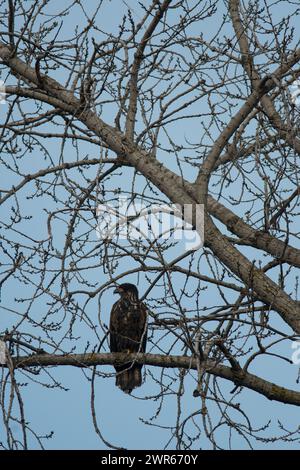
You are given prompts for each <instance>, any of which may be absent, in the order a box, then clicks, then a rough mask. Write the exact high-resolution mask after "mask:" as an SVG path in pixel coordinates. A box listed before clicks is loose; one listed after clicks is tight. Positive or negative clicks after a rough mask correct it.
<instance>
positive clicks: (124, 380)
mask: <svg viewBox="0 0 300 470" xmlns="http://www.w3.org/2000/svg"><path fill="white" fill-rule="evenodd" d="M116 385H117V386H118V387H120V389H121V390H123V392H125V393H131V392H132V390H133V389H134V388H136V387H140V386H141V385H142V368H141V367H140V366H137V365H135V366H132V367H130V368H129V369H126V370H123V371H122V372H119V373H118V374H117V376H116Z"/></svg>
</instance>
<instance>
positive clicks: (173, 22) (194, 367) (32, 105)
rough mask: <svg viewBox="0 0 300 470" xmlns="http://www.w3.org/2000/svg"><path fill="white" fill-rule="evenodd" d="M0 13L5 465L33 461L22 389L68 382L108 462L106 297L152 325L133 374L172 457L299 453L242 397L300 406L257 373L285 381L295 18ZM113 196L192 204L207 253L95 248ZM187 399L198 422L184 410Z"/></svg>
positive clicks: (295, 160)
mask: <svg viewBox="0 0 300 470" xmlns="http://www.w3.org/2000/svg"><path fill="white" fill-rule="evenodd" d="M0 5H1V7H0V12H1V20H0V21H1V33H0V34H1V42H0V58H1V60H2V64H1V79H2V81H3V82H4V84H5V93H6V98H5V103H4V104H3V105H1V154H0V158H1V204H2V207H3V208H4V212H3V216H2V219H1V228H2V235H1V249H2V258H3V261H2V262H1V270H2V272H1V281H0V285H1V305H0V306H1V317H2V319H3V318H4V319H5V321H4V322H3V321H2V322H1V325H2V326H1V328H2V332H1V338H2V344H3V343H5V344H6V358H5V359H4V360H3V358H2V362H3V367H2V386H1V394H0V402H1V408H2V416H3V423H4V428H5V430H6V434H7V442H6V443H4V442H2V446H3V447H6V448H12V449H16V448H27V447H28V435H30V438H32V436H35V438H36V440H37V442H38V444H39V445H40V446H42V447H43V438H42V437H41V436H40V435H39V434H38V433H37V432H36V431H35V430H34V428H32V427H31V426H30V424H29V420H28V417H27V415H26V403H25V402H24V401H23V398H22V387H23V385H24V377H26V382H28V381H29V385H28V386H30V383H31V380H32V383H40V384H41V386H42V385H45V386H46V387H48V388H49V387H58V388H63V385H62V384H60V383H58V381H57V380H56V379H55V371H56V370H58V369H61V368H62V367H63V366H65V365H72V366H74V367H80V368H82V370H83V372H84V375H85V377H86V378H87V380H88V381H89V383H90V384H91V413H92V418H93V423H94V426H95V430H96V432H97V434H98V435H99V437H100V439H102V441H103V442H104V443H105V444H106V445H107V446H108V447H112V448H114V447H117V445H116V444H115V443H113V442H107V440H106V439H105V437H104V435H105V430H102V429H100V428H99V426H98V423H97V413H96V411H97V410H96V407H95V395H96V394H97V390H96V384H98V383H99V382H101V381H103V380H104V378H105V377H109V376H112V375H113V368H112V367H110V368H107V367H102V366H107V365H113V364H116V363H119V362H124V361H125V360H126V361H128V357H127V356H126V354H125V355H123V354H110V353H108V352H107V351H108V348H107V336H108V327H107V324H108V315H109V310H110V308H111V305H112V300H111V290H110V287H113V286H114V285H115V284H116V283H118V282H122V281H123V280H129V281H130V282H132V281H133V282H135V283H136V284H137V285H138V286H139V290H140V293H141V294H142V299H143V301H144V302H145V303H146V305H147V306H148V309H149V331H150V338H149V341H148V351H149V352H148V353H147V354H136V355H132V356H130V357H129V359H131V360H134V361H136V362H138V363H144V364H147V365H148V366H151V367H146V371H147V372H146V379H145V384H144V386H143V388H142V389H140V391H139V392H138V393H140V394H143V393H144V396H145V397H147V399H149V397H151V398H152V399H153V400H154V401H157V402H158V403H159V404H158V409H157V413H156V415H155V417H157V415H158V414H159V413H160V410H161V407H163V406H164V405H165V403H168V402H167V397H168V396H170V395H171V396H173V397H175V398H176V402H177V409H174V410H172V414H173V415H174V413H176V414H177V418H176V425H175V426H173V427H171V426H169V424H168V423H167V424H166V427H168V426H169V427H168V429H169V432H170V446H171V447H172V446H173V447H176V448H177V449H189V448H199V447H203V439H204V438H205V439H206V442H209V444H207V446H208V445H211V447H212V448H214V449H217V448H220V447H224V444H223V443H222V444H221V443H220V442H219V440H218V436H219V431H220V430H221V431H222V432H224V433H227V434H228V444H227V447H230V446H233V447H234V446H235V444H234V441H232V435H235V434H236V435H238V436H239V439H244V441H245V443H246V444H247V445H248V446H249V447H252V446H253V445H255V439H257V440H258V441H259V442H263V443H267V442H269V441H272V442H274V441H276V440H280V439H282V440H284V441H288V442H293V441H299V438H300V436H299V432H298V429H296V430H292V429H286V428H285V427H283V426H280V429H279V432H278V434H277V435H276V436H274V435H273V434H272V433H273V431H274V430H273V429H272V430H271V431H270V430H269V429H268V425H266V426H265V427H263V428H261V429H255V427H254V426H253V425H252V419H253V418H254V416H253V415H252V414H251V413H250V415H249V413H248V415H247V413H246V412H245V411H244V409H243V398H242V396H243V395H241V392H243V391H245V390H247V389H251V390H253V391H255V392H256V393H257V395H258V397H257V399H259V395H262V396H264V397H267V398H268V399H271V400H275V401H277V402H280V403H284V404H289V405H296V406H299V405H300V392H299V391H296V390H294V389H289V388H284V387H283V386H282V385H284V384H283V383H282V382H280V376H279V375H278V376H277V378H278V380H277V383H278V385H275V384H274V383H272V382H270V381H269V379H268V373H267V372H266V375H265V377H261V376H260V374H255V371H256V364H257V361H258V359H259V360H260V361H261V360H263V359H266V360H268V359H269V358H271V359H272V367H274V370H275V371H276V369H277V368H278V370H279V368H280V367H281V366H282V364H283V365H284V367H285V368H286V369H288V368H289V369H290V370H291V372H292V374H293V373H295V370H296V368H295V365H293V361H292V359H291V352H292V350H291V342H292V341H295V340H297V339H298V338H299V334H300V304H299V303H298V301H297V299H298V296H299V293H298V275H297V268H299V266H300V251H299V229H298V226H297V218H298V217H299V210H298V202H299V194H300V183H299V178H298V167H299V153H300V140H299V137H298V133H299V117H300V114H299V107H298V104H297V102H298V95H299V93H298V91H299V90H298V89H297V79H298V77H299V75H300V67H299V61H300V48H299V38H298V37H297V30H295V25H296V24H297V21H298V15H299V8H298V3H297V2H294V1H292V0H287V1H283V0H282V1H277V2H266V1H264V0H252V1H248V2H240V1H239V0H224V1H222V0H219V1H217V0H216V1H213V0H207V1H202V0H153V1H150V0H148V1H146V2H141V3H139V2H133V1H128V2H127V3H126V2H125V1H122V0H116V1H115V2H110V1H109V0H101V1H98V2H84V1H82V0H77V1H75V2H72V1H70V2H68V1H65V2H62V5H61V2H54V1H37V0H32V1H30V2H22V1H20V0H2V1H1V2H0ZM116 6H118V7H116ZM120 197H123V198H127V205H128V207H129V206H130V205H132V204H134V203H138V204H140V206H139V207H141V205H142V206H143V207H146V208H151V207H153V205H155V204H158V203H159V204H169V205H171V204H180V205H181V206H183V205H190V206H189V207H191V208H192V210H190V211H186V214H185V216H186V220H187V222H188V223H189V224H190V227H191V228H192V229H193V230H192V232H193V233H194V232H195V229H196V228H197V227H196V222H195V220H196V211H195V208H196V207H197V206H196V205H197V204H200V205H202V206H201V207H203V208H204V246H203V247H202V248H201V249H198V250H195V249H185V248H184V246H183V244H182V240H181V241H180V240H176V238H175V237H174V230H173V231H172V230H171V231H170V233H169V235H168V236H162V235H160V236H154V237H150V235H149V236H148V237H145V236H144V234H143V233H142V232H141V233H140V234H139V235H140V236H137V233H136V230H135V233H134V234H133V233H132V232H130V231H128V232H127V239H124V237H123V238H122V237H121V231H122V227H119V229H118V230H119V231H118V230H117V231H115V233H114V236H111V237H108V236H106V237H99V217H100V218H101V216H102V215H103V214H102V212H101V210H102V211H103V210H104V209H103V207H104V208H105V207H113V206H115V207H117V205H116V203H117V202H118V201H119V199H120ZM99 207H100V208H102V209H100V210H99ZM138 215H139V214H137V216H136V217H138ZM132 220H133V221H136V218H135V216H134V215H132ZM97 227H98V232H97ZM135 227H136V226H135ZM293 344H295V343H293ZM2 356H3V355H2ZM50 366H55V370H54V372H53V369H51V368H50ZM96 366H98V367H96ZM296 373H297V372H296ZM52 374H53V375H52ZM296 378H297V377H296ZM228 382H232V384H233V385H232V387H231V388H233V390H231V393H230V390H228V388H227V386H226V384H227V383H228ZM111 384H112V382H111ZM112 386H113V385H112ZM40 393H41V394H42V393H43V390H42V389H41V392H40ZM120 393H121V392H120ZM186 396H188V400H189V401H190V402H191V403H193V407H195V406H196V411H189V412H184V411H183V409H182V407H181V400H184V397H186ZM193 396H194V397H193ZM129 399H131V398H129ZM166 406H168V405H166ZM253 414H254V413H253ZM154 421H155V420H154ZM154 421H153V422H152V424H154ZM16 423H18V424H19V426H20V428H21V430H22V438H21V439H20V438H19V437H16V435H15V431H14V430H15V429H16V428H15V424H16ZM146 424H147V423H146ZM103 431H104V433H103ZM227 434H226V435H227ZM271 434H272V436H271ZM18 436H19V435H18ZM46 437H49V436H46Z"/></svg>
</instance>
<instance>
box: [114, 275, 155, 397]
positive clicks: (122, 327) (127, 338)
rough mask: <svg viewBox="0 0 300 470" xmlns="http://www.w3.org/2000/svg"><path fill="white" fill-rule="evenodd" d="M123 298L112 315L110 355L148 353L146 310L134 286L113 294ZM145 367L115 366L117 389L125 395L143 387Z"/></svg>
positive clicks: (120, 288) (121, 286) (132, 365)
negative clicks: (117, 353)
mask: <svg viewBox="0 0 300 470" xmlns="http://www.w3.org/2000/svg"><path fill="white" fill-rule="evenodd" d="M114 292H115V293H118V294H120V296H121V298H120V300H118V302H116V303H115V304H114V305H113V307H112V310H111V314H110V327H109V328H110V350H111V352H127V353H133V352H145V350H146V342H147V309H146V306H145V305H144V304H143V303H142V302H140V300H139V296H138V290H137V288H136V286H135V285H133V284H128V283H126V284H121V285H120V286H119V287H117V288H116V290H115V291H114ZM142 367H143V366H142V365H139V364H135V363H128V364H122V365H121V366H115V369H116V371H117V375H116V385H117V386H118V387H120V389H121V390H123V392H125V393H131V392H132V390H133V389H134V388H136V387H140V386H141V385H142Z"/></svg>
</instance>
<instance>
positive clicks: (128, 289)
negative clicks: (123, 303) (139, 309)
mask: <svg viewBox="0 0 300 470" xmlns="http://www.w3.org/2000/svg"><path fill="white" fill-rule="evenodd" d="M114 294H120V296H121V297H125V298H130V299H131V300H138V298H139V292H138V290H137V287H136V286H135V285H134V284H129V283H128V282H126V283H125V284H120V285H119V286H117V287H116V289H115V290H114Z"/></svg>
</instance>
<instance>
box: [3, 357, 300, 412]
mask: <svg viewBox="0 0 300 470" xmlns="http://www.w3.org/2000/svg"><path fill="white" fill-rule="evenodd" d="M12 360H13V364H14V367H15V368H19V369H22V368H25V367H39V366H42V367H47V366H73V367H91V366H103V365H114V364H122V363H126V362H130V361H134V362H136V363H138V364H145V365H149V366H154V367H165V368H181V369H192V370H197V359H196V358H193V357H187V356H164V355H161V354H142V353H134V354H124V353H103V354H97V353H90V354H70V355H54V354H37V355H32V356H23V357H14V358H12ZM4 367H5V366H4ZM206 371H207V372H209V373H210V374H212V375H215V376H217V377H220V378H223V379H225V380H229V381H231V382H233V383H235V384H236V383H237V381H238V384H239V386H244V387H247V388H249V389H251V390H254V391H256V392H258V393H260V394H261V395H264V396H265V397H266V398H268V399H269V400H276V401H279V402H281V403H287V404H290V405H296V406H300V392H296V391H294V390H289V389H287V388H284V387H281V386H279V385H276V384H274V383H272V382H268V381H267V380H264V379H262V378H260V377H258V376H256V375H254V374H250V373H249V372H245V371H243V370H241V372H240V373H239V372H238V371H237V370H233V369H232V368H230V367H227V366H224V365H222V364H216V363H215V362H214V361H212V360H207V361H206Z"/></svg>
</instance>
